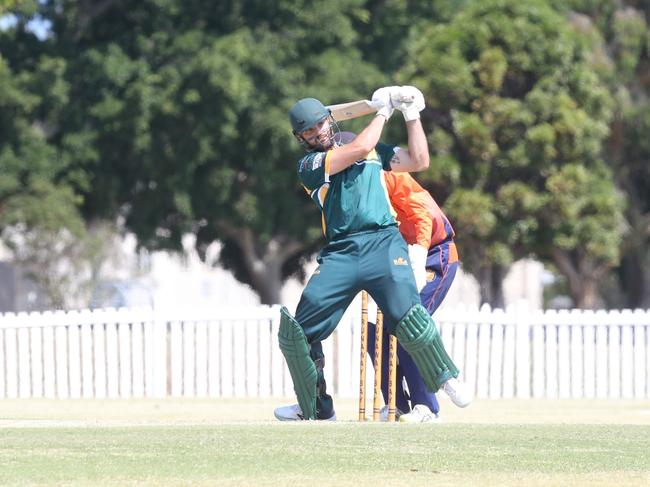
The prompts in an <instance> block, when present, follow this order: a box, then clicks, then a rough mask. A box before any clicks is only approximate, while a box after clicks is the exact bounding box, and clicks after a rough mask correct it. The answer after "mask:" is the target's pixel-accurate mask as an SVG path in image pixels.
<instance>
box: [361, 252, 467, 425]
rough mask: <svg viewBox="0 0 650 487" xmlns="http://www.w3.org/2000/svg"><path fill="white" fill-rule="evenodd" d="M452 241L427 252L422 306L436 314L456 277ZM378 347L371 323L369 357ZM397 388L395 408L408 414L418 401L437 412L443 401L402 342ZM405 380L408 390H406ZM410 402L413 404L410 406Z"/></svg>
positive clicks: (384, 383) (385, 355)
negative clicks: (426, 383) (428, 383)
mask: <svg viewBox="0 0 650 487" xmlns="http://www.w3.org/2000/svg"><path fill="white" fill-rule="evenodd" d="M450 244H451V243H450V242H443V243H442V244H440V245H436V246H434V247H431V248H430V249H429V253H428V255H427V270H428V271H429V277H428V279H427V284H426V285H425V286H424V287H423V288H422V291H420V299H421V301H422V305H423V306H425V307H426V308H427V310H428V311H429V314H433V313H434V312H435V311H436V310H437V309H438V307H439V306H440V304H441V303H442V301H443V299H444V298H445V296H446V295H447V292H448V291H449V288H450V286H451V283H452V282H453V281H454V278H455V277H456V270H457V269H458V262H457V261H456V262H453V263H451V264H449V245H450ZM387 336H388V332H387V331H386V330H385V329H384V340H383V341H382V374H381V377H382V383H381V391H382V395H383V396H384V402H385V403H386V404H388V342H389V340H388V339H387ZM374 349H375V325H374V324H372V323H370V324H369V325H368V351H369V355H370V359H371V360H373V362H374ZM397 364H398V365H397V388H396V401H395V402H396V407H397V408H398V409H399V410H400V411H402V412H404V413H406V412H409V411H410V410H411V409H412V407H413V406H415V405H416V404H424V405H425V406H427V407H428V408H429V409H430V410H431V411H433V412H434V413H436V414H438V412H439V411H440V404H438V400H437V399H436V395H435V394H434V393H433V392H430V391H429V390H428V389H427V387H426V385H425V384H424V379H422V376H421V375H420V372H419V371H418V368H417V366H416V365H415V362H413V359H412V358H411V356H410V355H409V354H408V353H406V350H404V349H403V348H402V346H401V345H399V344H398V345H397ZM404 382H406V386H407V388H408V393H407V392H406V390H405V389H404ZM409 401H410V405H409Z"/></svg>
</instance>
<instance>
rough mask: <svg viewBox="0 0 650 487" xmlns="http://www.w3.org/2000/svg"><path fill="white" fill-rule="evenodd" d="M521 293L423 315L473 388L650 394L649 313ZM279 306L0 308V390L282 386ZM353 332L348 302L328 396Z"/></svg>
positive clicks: (288, 388) (352, 344)
mask: <svg viewBox="0 0 650 487" xmlns="http://www.w3.org/2000/svg"><path fill="white" fill-rule="evenodd" d="M522 303H523V302H520V303H518V304H517V305H516V306H511V307H509V308H508V309H507V310H506V311H503V310H493V311H492V310H490V309H489V308H487V307H484V308H482V309H480V310H479V309H476V308H471V309H470V308H463V307H458V308H454V309H451V308H449V307H447V308H445V309H441V310H440V311H439V312H438V313H437V314H436V315H435V316H434V318H435V320H436V322H437V324H438V326H439V328H440V331H441V335H442V338H443V341H444V342H445V345H446V347H447V350H448V351H449V352H450V354H451V356H452V357H453V359H454V361H455V362H456V363H457V364H458V366H459V368H460V369H461V375H462V377H463V378H464V379H465V380H466V381H467V382H468V383H469V384H471V386H472V387H473V388H474V390H475V392H476V395H477V397H480V398H512V397H519V398H529V397H535V398H640V399H647V398H649V397H650V312H648V311H628V310H625V311H621V312H619V311H610V312H606V311H597V312H592V311H580V310H574V311H564V310H562V311H558V312H556V311H546V312H543V311H530V310H529V308H528V307H527V306H526V305H524V304H522ZM371 316H372V314H371ZM279 317H280V313H279V307H277V306H276V307H267V306H256V307H238V308H236V309H235V308H225V307H220V308H219V309H214V310H209V311H208V310H203V311H202V310H197V309H192V310H186V311H181V310H178V309H176V310H174V311H170V312H165V311H163V310H160V309H156V310H155V311H154V310H153V309H137V310H126V309H123V310H94V311H90V310H85V311H80V312H68V313H64V312H54V313H51V312H46V313H31V314H26V313H19V314H11V313H8V314H4V315H0V398H18V397H20V398H32V397H34V398H40V397H45V398H138V397H166V396H173V397H213V398H223V397H269V396H278V397H290V396H293V395H294V393H293V386H292V383H291V378H290V376H289V373H288V369H287V368H286V365H285V363H284V359H283V357H282V355H281V353H280V349H279V347H278V343H277V330H278V326H279ZM359 331H360V305H359V303H358V302H357V301H355V302H354V303H353V304H352V305H351V307H350V309H349V310H348V312H347V313H346V315H345V316H344V317H343V319H342V321H341V323H340V324H339V326H338V328H337V330H336V331H335V333H334V334H333V335H332V336H331V337H330V338H328V339H327V340H326V341H325V342H324V350H325V354H326V368H325V371H326V375H325V377H326V380H327V382H328V389H329V390H330V391H331V392H332V393H333V394H335V395H338V396H339V397H356V395H357V394H358V384H359V353H360V351H359V345H360V344H359V340H360V339H359ZM369 373H370V372H369ZM367 383H368V384H372V380H371V379H369V380H368V381H367Z"/></svg>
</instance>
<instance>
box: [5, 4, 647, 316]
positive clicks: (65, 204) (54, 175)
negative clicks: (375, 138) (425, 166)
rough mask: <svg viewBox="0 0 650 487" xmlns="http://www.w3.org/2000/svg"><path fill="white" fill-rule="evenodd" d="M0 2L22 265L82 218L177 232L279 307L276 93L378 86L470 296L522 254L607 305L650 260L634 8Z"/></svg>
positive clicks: (283, 124) (145, 234)
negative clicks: (419, 158)
mask: <svg viewBox="0 0 650 487" xmlns="http://www.w3.org/2000/svg"><path fill="white" fill-rule="evenodd" d="M3 14H11V15H12V19H13V20H14V22H13V24H12V25H9V26H8V27H6V28H4V30H0V169H1V170H0V231H2V232H3V233H2V238H3V241H4V242H5V243H7V244H9V245H10V246H11V247H12V248H13V249H14V250H15V251H16V255H17V256H18V255H19V252H18V250H20V251H21V252H22V253H20V255H22V256H23V258H24V260H25V261H29V260H30V259H31V260H33V261H35V262H41V260H39V259H37V258H36V257H35V256H37V255H42V254H43V249H45V250H47V249H48V248H51V247H52V245H50V244H47V242H55V241H57V242H70V244H71V245H72V243H74V242H80V241H82V240H83V236H84V233H85V232H86V228H88V227H91V226H93V225H95V224H96V223H97V222H99V221H104V220H106V221H111V222H119V225H121V228H122V229H123V230H128V231H132V232H134V233H135V234H136V236H137V238H138V241H139V245H141V246H142V247H145V248H148V249H172V250H179V249H180V248H181V238H182V236H183V235H184V234H186V233H188V232H189V233H193V234H195V235H196V237H197V239H196V245H197V248H198V249H199V250H200V251H204V250H205V249H206V248H207V246H208V245H210V244H211V243H212V242H214V241H215V240H219V241H221V242H222V243H223V247H222V251H221V254H220V261H221V263H222V264H223V265H225V266H226V267H227V268H229V269H231V270H232V271H233V272H234V273H235V276H236V277H237V278H238V279H239V280H241V281H242V282H246V283H249V284H250V285H251V286H252V287H253V288H254V289H255V290H256V291H257V292H258V293H259V295H260V297H261V300H262V302H264V303H275V302H278V301H279V291H280V287H281V285H282V282H283V281H284V280H285V279H286V278H287V277H288V276H291V275H298V276H301V275H302V264H303V263H304V259H305V258H307V257H309V256H311V255H313V253H314V252H315V250H316V249H317V248H318V247H319V245H320V244H321V243H322V236H321V230H320V217H319V215H318V214H317V211H316V209H315V207H314V206H313V204H311V202H310V201H309V199H308V198H307V197H306V196H305V194H304V192H303V191H302V189H301V188H300V186H299V184H298V181H297V178H296V174H295V173H296V162H297V160H298V158H299V157H300V155H301V149H300V147H299V145H298V144H297V142H296V141H295V140H294V138H293V136H292V134H291V132H290V127H289V124H288V121H287V115H286V114H287V110H288V109H289V107H290V106H291V104H292V103H293V102H295V101H296V100H297V99H299V98H302V97H304V96H316V97H317V98H319V99H321V100H322V101H323V102H325V103H337V102H343V101H349V100H354V99H360V98H367V97H368V96H369V95H370V94H371V93H372V91H373V90H374V89H375V88H377V87H379V86H382V85H385V84H395V83H399V84H412V85H415V86H417V87H419V88H420V89H422V91H423V92H424V94H425V97H426V100H427V104H428V107H427V109H426V110H425V112H423V121H424V125H425V130H426V131H427V134H428V138H429V142H430V149H431V152H432V161H431V167H430V169H429V170H428V171H427V172H426V173H424V174H418V175H417V176H416V177H418V179H419V180H420V181H421V182H423V183H424V184H425V185H426V186H427V187H428V188H429V189H430V190H431V191H432V193H433V194H434V196H435V197H436V199H437V200H438V201H439V202H440V203H442V204H444V207H445V210H446V212H447V213H448V214H449V216H450V217H451V219H452V223H453V224H454V226H455V228H456V230H457V234H458V238H457V241H458V243H459V245H460V248H461V258H462V261H463V265H464V266H465V268H466V269H467V270H469V271H470V272H471V273H473V274H474V275H475V276H476V277H477V278H478V280H479V282H480V284H481V296H482V300H483V301H485V302H490V303H491V304H493V305H497V306H498V305H502V304H503V295H502V291H501V282H502V280H503V277H504V276H505V273H506V272H507V270H508V268H509V266H510V265H511V263H512V262H513V261H515V260H517V259H519V258H522V257H527V256H534V257H537V258H539V259H541V260H543V261H544V262H545V263H547V264H548V265H551V266H553V267H555V268H556V269H558V271H559V272H560V273H561V274H562V275H564V276H565V278H566V280H567V283H568V287H569V290H570V293H571V295H572V297H573V299H574V302H575V303H576V304H577V305H579V306H584V307H593V306H595V305H596V304H597V302H598V293H599V289H598V286H599V284H600V283H601V282H603V280H604V276H607V275H608V274H609V272H608V271H610V270H612V269H618V271H619V272H618V276H620V283H621V284H620V287H621V289H623V290H624V293H625V295H626V296H628V298H629V299H628V301H627V304H631V305H638V304H639V303H641V302H643V300H644V299H648V298H647V294H648V293H647V292H645V291H644V289H645V288H644V285H645V284H644V283H645V282H646V281H647V279H646V278H647V275H646V276H645V277H644V276H643V275H642V276H641V279H638V272H637V273H635V272H634V270H635V268H636V269H638V268H641V269H648V268H649V266H650V256H649V255H648V238H649V234H650V225H649V224H648V221H650V217H648V215H649V214H650V196H649V195H650V191H649V185H650V172H649V171H650V165H649V164H648V163H647V161H648V158H649V157H650V146H649V145H648V144H647V142H646V141H645V139H646V137H644V135H645V133H646V132H647V129H648V127H649V126H650V108H649V105H648V102H647V99H648V96H647V93H648V86H647V85H648V81H647V80H648V79H650V77H648V76H646V74H647V70H648V66H649V64H648V62H647V59H648V55H647V53H648V39H649V38H650V36H649V35H648V32H649V31H648V26H647V21H648V14H649V7H648V6H647V5H646V4H645V3H643V2H614V1H613V0H571V1H569V2H559V1H555V0H549V1H542V0H526V1H524V2H519V1H515V0H486V1H480V2H479V1H472V0H435V1H432V2H414V1H410V0H389V1H377V0H328V1H322V0H316V1H311V2H306V1H303V0H298V1H290V0H279V1H277V2H266V1H261V0H228V1H222V2H216V3H215V2H211V1H207V0H193V1H181V0H140V1H135V0H101V1H97V0H95V1H93V0H90V1H82V2H78V1H71V0H58V1H53V0H47V1H36V0H27V1H3V2H0V15H3ZM35 20H36V21H38V22H41V24H42V25H47V35H45V36H37V35H36V34H35V33H34V29H33V28H30V27H29V26H30V25H31V24H30V22H34V21H35ZM362 123H363V121H354V122H351V123H350V124H349V125H346V126H345V127H346V128H348V127H349V128H352V129H355V128H360V127H361V125H360V124H362ZM400 127H401V125H400V124H397V123H391V124H390V126H389V129H388V135H387V136H388V137H390V138H391V141H400V140H402V141H403V139H402V137H403V136H404V133H403V130H401V129H400ZM646 146H648V147H646ZM624 236H625V238H624ZM64 247H65V246H64ZM30 248H31V249H32V252H31V253H29V252H27V253H25V250H26V249H30ZM61 252H63V253H67V255H76V254H75V253H78V249H77V250H74V251H73V250H71V247H70V248H68V250H66V251H65V252H64V251H63V250H61ZM621 254H622V255H623V261H622V265H621V266H620V267H616V266H617V265H618V262H619V259H620V258H621ZM43 265H44V264H39V266H41V267H42V266H43ZM646 272H647V271H646ZM647 274H650V273H647ZM601 294H603V293H601ZM57 299H59V298H57ZM60 299H63V298H60ZM608 304H610V305H615V304H616V303H614V302H613V301H612V300H610V301H608Z"/></svg>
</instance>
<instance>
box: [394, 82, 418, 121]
mask: <svg viewBox="0 0 650 487" xmlns="http://www.w3.org/2000/svg"><path fill="white" fill-rule="evenodd" d="M391 102H392V103H393V107H395V108H397V109H398V110H399V111H400V112H402V115H404V120H406V121H407V122H410V121H411V120H417V119H418V118H420V112H421V111H422V110H424V107H425V104H424V95H423V94H422V92H421V91H420V90H418V89H417V88H416V87H415V86H400V87H399V88H398V89H397V90H393V91H392V92H391Z"/></svg>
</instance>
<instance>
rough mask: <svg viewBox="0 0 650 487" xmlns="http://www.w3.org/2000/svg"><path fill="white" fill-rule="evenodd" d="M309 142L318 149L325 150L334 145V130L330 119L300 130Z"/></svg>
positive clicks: (304, 138) (301, 134)
mask: <svg viewBox="0 0 650 487" xmlns="http://www.w3.org/2000/svg"><path fill="white" fill-rule="evenodd" d="M300 136H301V137H302V138H303V140H304V141H305V142H307V144H308V145H309V146H310V147H311V148H313V149H316V150H320V151H324V150H328V149H330V148H331V147H332V145H333V141H332V130H331V126H330V122H329V120H328V119H325V120H323V121H322V122H318V123H317V124H316V125H314V126H313V127H312V128H310V129H307V130H305V131H303V132H300Z"/></svg>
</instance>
